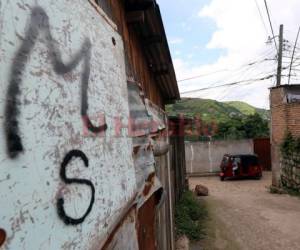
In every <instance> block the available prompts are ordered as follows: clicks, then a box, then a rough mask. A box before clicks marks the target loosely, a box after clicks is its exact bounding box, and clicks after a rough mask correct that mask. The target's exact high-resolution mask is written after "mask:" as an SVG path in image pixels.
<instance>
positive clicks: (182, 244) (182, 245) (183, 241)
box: [176, 235, 190, 250]
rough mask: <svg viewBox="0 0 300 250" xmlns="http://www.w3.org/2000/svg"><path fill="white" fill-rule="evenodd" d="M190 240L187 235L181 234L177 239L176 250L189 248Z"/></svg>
mask: <svg viewBox="0 0 300 250" xmlns="http://www.w3.org/2000/svg"><path fill="white" fill-rule="evenodd" d="M189 245H190V241H189V239H188V237H186V236H185V235H182V236H180V237H179V238H178V239H177V241H176V250H189V249H190V247H189Z"/></svg>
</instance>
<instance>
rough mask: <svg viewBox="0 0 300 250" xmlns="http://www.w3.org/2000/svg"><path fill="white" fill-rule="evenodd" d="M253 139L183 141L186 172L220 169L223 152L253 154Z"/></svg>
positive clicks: (195, 172) (193, 172)
mask: <svg viewBox="0 0 300 250" xmlns="http://www.w3.org/2000/svg"><path fill="white" fill-rule="evenodd" d="M253 153H254V151H253V140H233V141H212V142H185V154H186V156H185V158H186V171H187V174H198V173H209V172H218V171H220V164H221V161H222V159H223V156H224V154H253Z"/></svg>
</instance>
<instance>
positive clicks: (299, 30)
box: [288, 26, 300, 84]
mask: <svg viewBox="0 0 300 250" xmlns="http://www.w3.org/2000/svg"><path fill="white" fill-rule="evenodd" d="M299 32H300V26H299V29H298V32H297V37H296V41H295V46H294V49H293V54H292V58H291V64H290V71H289V80H288V84H290V80H291V70H292V65H293V62H294V61H293V60H294V55H295V49H296V46H297V43H298V37H299Z"/></svg>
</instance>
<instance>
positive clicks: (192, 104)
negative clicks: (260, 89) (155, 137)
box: [166, 98, 270, 123]
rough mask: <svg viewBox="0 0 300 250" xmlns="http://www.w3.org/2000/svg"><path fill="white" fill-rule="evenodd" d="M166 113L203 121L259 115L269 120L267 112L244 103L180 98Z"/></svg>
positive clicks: (225, 120) (218, 120)
mask: <svg viewBox="0 0 300 250" xmlns="http://www.w3.org/2000/svg"><path fill="white" fill-rule="evenodd" d="M166 111H167V113H168V114H169V115H171V116H176V115H177V114H179V113H183V114H184V115H185V116H186V117H194V116H195V115H197V114H198V115H201V118H202V120H203V121H207V122H209V121H216V122H217V123H220V122H227V121H229V120H231V119H232V118H238V117H239V118H245V117H247V116H249V115H254V114H256V113H257V114H259V115H260V116H261V118H263V119H264V120H269V118H270V114H269V111H268V110H265V109H259V108H255V107H253V106H251V105H249V104H247V103H245V102H240V101H231V102H218V101H215V100H210V99H200V98H182V99H181V100H180V101H178V102H176V103H174V104H170V105H167V107H166Z"/></svg>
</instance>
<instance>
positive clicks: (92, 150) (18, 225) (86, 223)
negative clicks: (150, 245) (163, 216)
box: [0, 0, 136, 249]
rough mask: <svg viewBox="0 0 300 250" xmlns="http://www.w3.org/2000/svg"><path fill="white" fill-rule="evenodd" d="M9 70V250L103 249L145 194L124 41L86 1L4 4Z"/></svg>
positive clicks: (1, 105)
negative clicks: (138, 173) (139, 188)
mask: <svg viewBox="0 0 300 250" xmlns="http://www.w3.org/2000/svg"><path fill="white" fill-rule="evenodd" d="M0 69H1V77H0V89H1V91H0V138H1V142H0V190H1V192H0V201H1V208H0V218H1V219H0V228H3V229H5V230H6V233H7V239H6V241H5V243H4V244H5V245H4V249H99V248H100V244H99V243H100V242H101V240H102V239H103V238H104V236H105V235H106V234H107V232H108V227H110V226H111V225H113V224H114V223H116V222H115V220H116V219H117V218H118V216H119V214H121V212H122V210H123V209H124V207H126V205H127V204H128V203H129V202H130V201H131V200H132V198H133V197H134V194H135V192H136V177H135V169H134V163H133V159H132V139H131V138H130V137H128V134H127V133H128V131H127V130H126V129H121V133H120V135H119V136H118V137H116V136H115V130H116V129H117V128H116V127H115V126H116V124H115V122H114V121H115V118H116V117H118V118H121V119H122V123H123V124H127V123H128V116H129V108H128V96H127V95H128V94H127V82H126V73H125V65H124V52H123V42H122V39H121V37H120V36H119V34H118V33H117V32H116V31H115V29H114V28H113V27H112V25H110V24H109V23H108V22H107V21H106V19H105V18H103V16H101V15H99V13H98V12H97V11H96V10H95V8H94V7H93V6H92V5H91V4H90V3H89V2H88V1H86V0H76V1H73V0H72V1H71V0H55V1H54V0H52V1H51V0H50V1H38V5H37V1H34V0H26V1H0ZM105 123H106V126H105V125H104V124H105ZM72 158H73V160H72V161H71V159H72ZM133 245H134V244H133ZM135 245H136V244H135Z"/></svg>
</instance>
